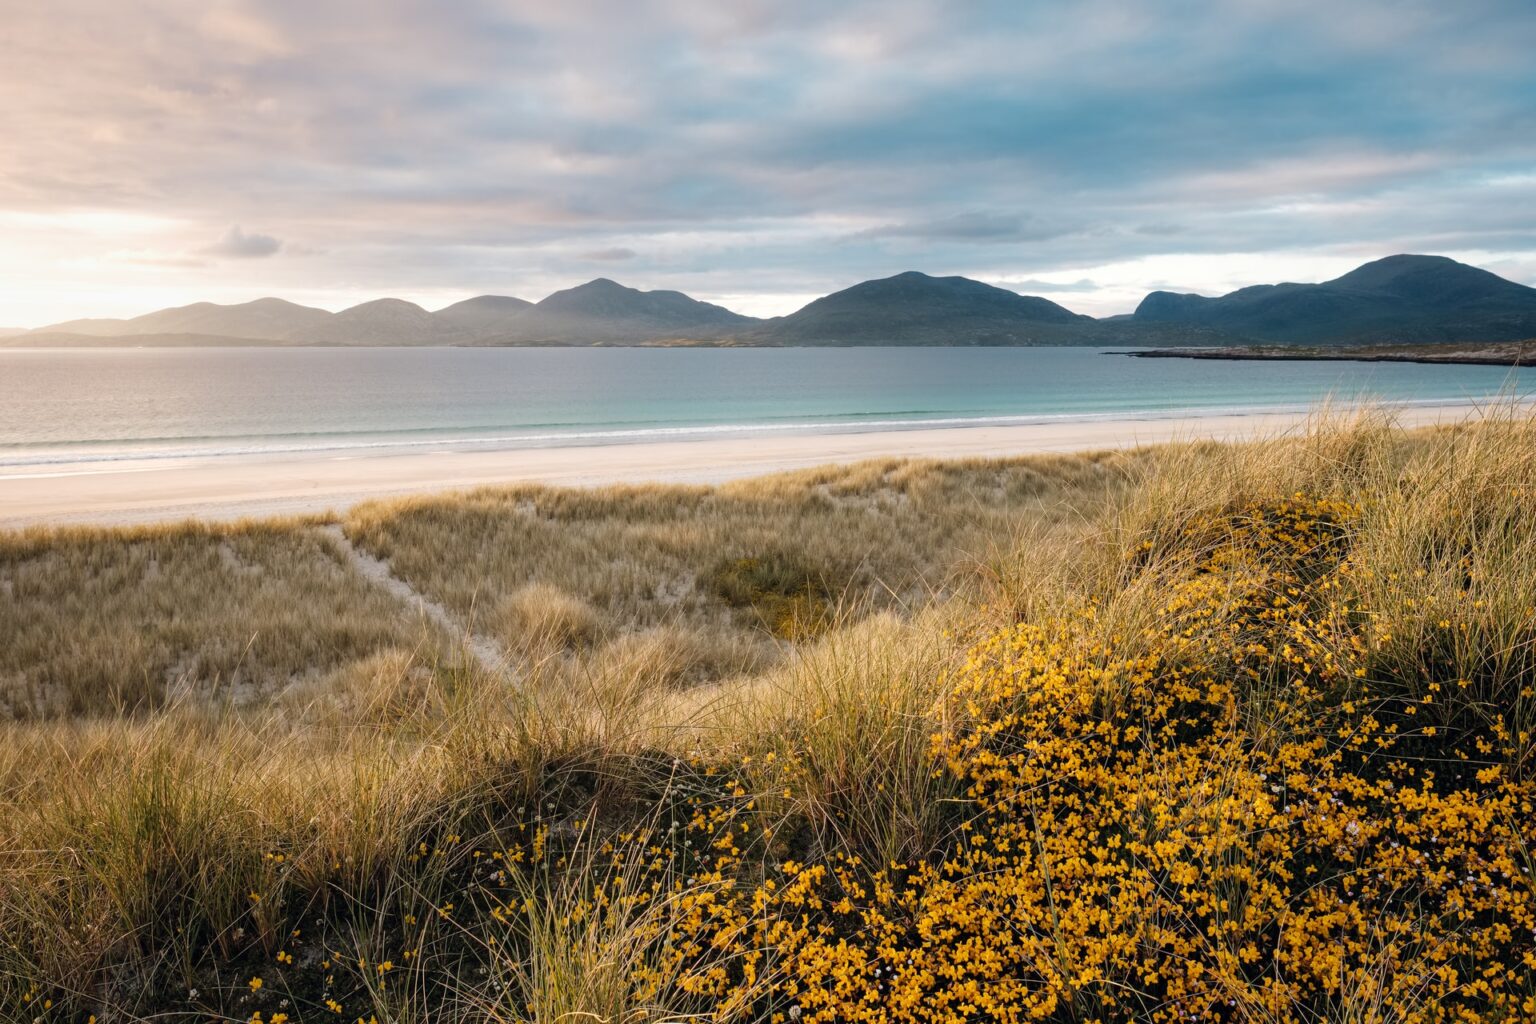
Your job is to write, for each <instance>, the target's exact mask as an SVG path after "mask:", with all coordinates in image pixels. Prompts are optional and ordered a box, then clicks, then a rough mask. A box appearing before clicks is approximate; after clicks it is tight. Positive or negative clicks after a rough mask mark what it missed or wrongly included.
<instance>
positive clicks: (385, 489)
mask: <svg viewBox="0 0 1536 1024" xmlns="http://www.w3.org/2000/svg"><path fill="white" fill-rule="evenodd" d="M1475 415H1477V413H1476V411H1475V410H1473V409H1469V408H1468V407H1467V406H1464V405H1455V406H1426V407H1410V408H1405V409H1402V410H1399V420H1400V421H1401V422H1402V423H1403V424H1404V425H1422V424H1429V423H1448V422H1456V421H1459V420H1462V419H1466V418H1468V417H1469V416H1475ZM1306 418H1307V416H1306V414H1303V413H1294V414H1293V413H1283V414H1258V415H1247V416H1233V415H1218V416H1202V417H1195V418H1189V419H1162V420H1158V419H1124V420H1100V421H1093V422H1058V423H1043V424H1027V425H1016V426H1014V425H1010V426H986V427H945V428H933V429H919V430H901V431H881V432H867V433H849V434H794V435H777V436H769V437H763V436H758V437H753V438H747V439H737V438H731V439H724V438H720V439H710V440H703V441H666V442H647V443H642V444H618V445H604V446H600V447H568V448H523V449H508V450H499V451H454V450H452V449H451V448H450V447H448V446H447V445H445V446H444V449H443V450H440V451H439V450H432V451H417V452H411V453H408V454H393V453H392V454H380V455H369V456H358V455H354V454H341V453H332V452H318V453H305V454H302V455H271V456H239V457H231V458H214V459H164V460H140V461H122V462H104V463H84V464H75V465H70V466H60V467H19V468H16V469H11V470H7V469H0V526H4V527H23V526H30V525H49V524H68V523H111V524H126V523H144V522H156V521H163V520H167V519H177V518H187V517H193V518H203V519H236V518H240V517H244V516H266V515H291V514H301V513H318V512H325V511H327V510H333V511H341V510H345V509H346V508H348V507H350V506H351V505H354V504H356V503H358V502H360V501H365V500H367V499H369V498H378V497H386V496H394V495H403V494H419V493H423V492H431V491H445V490H457V489H462V488H468V487H476V486H481V485H487V484H510V483H542V484H556V485H565V486H591V485H599V484H610V483H644V482H658V483H717V482H719V481H722V480H728V479H732V478H737V477H744V476H755V475H759V474H763V473H771V472H774V471H777V470H785V469H796V468H802V467H807V466H816V465H822V464H826V463H846V462H856V461H859V460H861V459H871V458H879V457H885V456H900V457H928V458H961V457H966V456H1004V455H1025V454H1030V453H1036V452H1062V451H1082V450H1087V449H1103V448H1121V447H1134V446H1137V445H1145V444H1156V443H1160V442H1165V441H1171V440H1190V439H1196V438H1214V439H1230V440H1237V439H1241V438H1245V437H1252V436H1255V435H1260V434H1275V433H1279V432H1282V431H1286V430H1293V429H1296V428H1297V427H1298V426H1300V425H1301V424H1302V423H1304V422H1305V420H1306Z"/></svg>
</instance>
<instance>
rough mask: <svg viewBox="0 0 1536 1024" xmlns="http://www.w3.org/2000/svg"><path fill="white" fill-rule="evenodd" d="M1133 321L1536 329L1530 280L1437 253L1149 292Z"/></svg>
mask: <svg viewBox="0 0 1536 1024" xmlns="http://www.w3.org/2000/svg"><path fill="white" fill-rule="evenodd" d="M1132 322H1134V323H1141V324H1149V323H1160V324H1166V325H1179V324H1182V325H1189V326H1198V327H1205V328H1209V329H1212V330H1215V331H1219V332H1222V333H1227V334H1231V335H1233V336H1236V337H1241V338H1246V339H1251V340H1257V341H1265V342H1273V343H1280V344H1296V345H1339V344H1359V343H1368V342H1399V343H1451V342H1475V341H1515V340H1518V339H1521V338H1528V337H1530V336H1532V335H1533V334H1536V288H1527V287H1525V286H1524V285H1519V284H1516V283H1514V282H1513V281H1506V280H1505V279H1504V278H1502V277H1499V276H1498V275H1496V274H1490V273H1489V272H1488V271H1486V270H1479V269H1478V268H1476V267H1469V266H1467V265H1466V264H1465V263H1458V262H1456V261H1455V260H1452V259H1447V258H1446V257H1444V256H1412V255H1403V256H1388V257H1386V258H1385V259H1380V260H1376V261H1374V262H1371V263H1367V264H1365V265H1364V266H1361V267H1358V268H1356V269H1355V270H1352V271H1350V272H1349V273H1347V274H1345V275H1344V276H1343V277H1339V278H1335V279H1334V280H1332V281H1324V282H1323V283H1321V284H1273V285H1256V286H1254V287H1251V288H1243V289H1240V290H1238V291H1235V292H1232V293H1230V294H1228V295H1223V296H1221V297H1219V298H1206V297H1204V296H1200V295H1179V294H1175V293H1172V292H1153V293H1152V294H1150V295H1148V296H1147V297H1146V298H1145V299H1143V300H1142V302H1141V305H1140V306H1138V307H1137V308H1136V312H1135V314H1134V316H1133V317H1132Z"/></svg>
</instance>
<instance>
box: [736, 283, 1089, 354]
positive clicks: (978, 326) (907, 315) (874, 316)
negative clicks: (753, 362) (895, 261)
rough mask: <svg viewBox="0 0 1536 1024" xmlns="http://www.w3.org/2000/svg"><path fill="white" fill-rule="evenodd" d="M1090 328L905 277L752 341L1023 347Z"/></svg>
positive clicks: (852, 291) (1019, 303)
mask: <svg viewBox="0 0 1536 1024" xmlns="http://www.w3.org/2000/svg"><path fill="white" fill-rule="evenodd" d="M1095 323H1096V321H1095V320H1094V319H1093V318H1092V317H1088V316H1082V315H1080V314H1077V313H1073V312H1072V311H1071V310H1068V309H1064V308H1063V307H1061V306H1058V305H1057V304H1056V303H1054V302H1051V301H1050V300H1048V299H1039V298H1034V297H1033V296H1028V295H1020V294H1019V293H1018V292H1012V291H1009V290H1008V289H1006V288H995V287H993V286H992V285H989V284H983V283H982V282H980V281H972V280H971V279H970V278H965V277H930V276H929V275H927V274H923V273H919V272H918V271H915V270H909V271H907V272H906V273H904V274H897V275H896V276H895V277H886V278H881V279H880V280H876V281H865V282H863V283H861V284H856V285H854V286H853V287H851V288H844V289H843V290H842V291H840V292H833V293H832V294H831V295H827V296H824V297H822V298H819V299H817V300H815V301H814V302H812V303H810V304H808V305H807V306H805V307H804V308H802V309H800V310H798V311H797V312H794V313H791V314H789V315H788V316H785V317H780V318H778V319H777V320H773V321H771V322H770V323H769V324H768V325H766V326H765V327H764V328H763V329H762V330H761V332H760V333H759V334H758V335H757V336H758V337H761V338H762V339H763V340H768V341H771V342H772V343H774V344H779V345H1028V344H1049V343H1052V342H1057V343H1060V342H1070V341H1075V340H1079V338H1080V337H1081V336H1082V335H1083V334H1084V333H1085V329H1087V328H1091V327H1092V326H1093V325H1094V324H1095ZM749 337H751V336H749Z"/></svg>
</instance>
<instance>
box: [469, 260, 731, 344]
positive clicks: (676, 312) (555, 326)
mask: <svg viewBox="0 0 1536 1024" xmlns="http://www.w3.org/2000/svg"><path fill="white" fill-rule="evenodd" d="M758 322H759V321H757V320H756V319H754V318H752V317H749V316H742V315H741V314H740V313H733V312H731V311H730V310H728V309H726V308H725V307H723V306H716V305H713V304H711V303H708V302H700V301H699V300H698V299H694V298H690V297H689V296H687V295H684V294H683V293H682V292H674V291H652V292H643V291H639V290H638V289H635V288H627V287H625V286H624V285H621V284H619V283H618V282H617V281H610V280H608V279H607V278H606V277H600V278H598V279H597V280H595V281H588V282H587V283H586V284H583V285H577V286H576V287H575V288H567V289H565V290H564V291H558V292H555V293H554V294H553V295H550V296H549V297H548V298H546V299H544V300H543V301H542V302H539V303H537V304H535V305H534V306H533V307H532V308H530V309H528V310H526V311H524V312H523V313H521V314H519V315H518V316H517V317H515V318H514V319H512V320H510V321H509V322H507V323H506V324H505V326H504V327H503V328H502V329H501V330H500V331H499V332H496V333H491V334H487V335H486V336H485V337H484V338H483V339H481V340H482V342H483V343H486V344H523V345H528V344H537V343H540V342H553V343H559V344H569V343H581V342H587V343H591V342H600V343H601V342H607V343H613V342H624V341H653V340H657V339H665V338H685V339H706V340H707V339H711V338H714V337H717V336H719V335H721V334H723V333H725V332H728V331H731V330H739V329H741V328H743V327H746V326H749V325H753V324H756V323H758Z"/></svg>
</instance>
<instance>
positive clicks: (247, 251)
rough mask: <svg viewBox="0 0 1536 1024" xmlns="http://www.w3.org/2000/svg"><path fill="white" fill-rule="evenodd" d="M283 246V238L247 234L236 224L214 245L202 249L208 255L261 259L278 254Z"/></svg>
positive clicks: (232, 258)
mask: <svg viewBox="0 0 1536 1024" xmlns="http://www.w3.org/2000/svg"><path fill="white" fill-rule="evenodd" d="M282 247H283V243H282V240H281V239H277V238H273V237H272V236H271V235H258V234H255V233H251V234H246V233H245V232H244V231H243V230H241V228H240V225H238V224H236V225H235V226H234V227H232V228H230V229H229V230H228V231H226V232H224V237H223V238H220V239H219V240H218V241H217V242H215V243H214V244H213V245H209V246H205V247H204V248H203V249H202V250H201V251H202V252H203V253H204V254H206V255H208V256H216V257H221V258H223V259H231V260H259V259H265V258H266V257H268V256H275V255H277V253H278V251H279V250H281V249H282Z"/></svg>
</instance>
